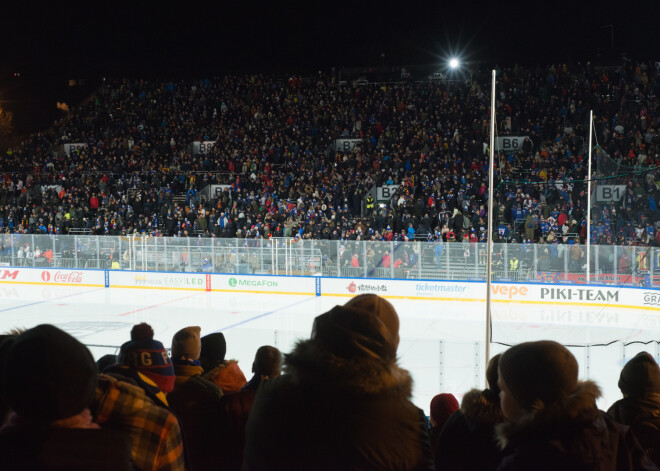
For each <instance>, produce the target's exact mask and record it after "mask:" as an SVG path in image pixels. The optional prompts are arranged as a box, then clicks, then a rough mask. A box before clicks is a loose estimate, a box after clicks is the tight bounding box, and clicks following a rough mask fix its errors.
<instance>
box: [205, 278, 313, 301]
mask: <svg viewBox="0 0 660 471" xmlns="http://www.w3.org/2000/svg"><path fill="white" fill-rule="evenodd" d="M211 291H226V292H231V293H236V292H238V293H257V294H258V293H267V294H295V295H309V296H313V295H315V294H316V280H315V278H314V277H305V276H270V275H211Z"/></svg>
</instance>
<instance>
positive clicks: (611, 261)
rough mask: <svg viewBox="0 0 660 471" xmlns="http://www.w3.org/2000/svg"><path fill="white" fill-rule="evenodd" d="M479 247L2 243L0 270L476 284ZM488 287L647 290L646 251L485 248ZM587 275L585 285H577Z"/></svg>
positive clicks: (650, 265) (100, 239)
mask: <svg viewBox="0 0 660 471" xmlns="http://www.w3.org/2000/svg"><path fill="white" fill-rule="evenodd" d="M486 251H487V245H486V244H482V243H463V242H451V243H442V242H436V243H433V242H370V241H341V240H336V241H330V240H301V239H297V238H295V239H294V238H277V239H217V238H179V237H121V236H117V237H113V236H87V235H67V236H62V235H33V234H2V235H1V236H0V264H3V265H11V266H30V267H44V268H46V267H53V268H57V267H61V268H87V269H113V268H114V269H121V270H139V271H176V272H199V271H205V272H213V273H245V274H249V273H255V274H272V275H299V276H310V275H323V276H338V277H351V278H358V277H359V278H399V279H401V278H404V279H405V278H416V279H437V280H475V281H484V280H485V279H486V263H487V261H486V260H487V252H486ZM491 263H492V272H493V281H532V282H547V283H587V282H589V283H597V284H614V285H628V286H655V285H657V284H660V280H656V273H657V272H659V271H660V269H659V267H660V251H659V250H658V249H657V248H652V247H637V246H611V245H594V246H592V247H591V250H590V254H589V260H587V248H586V246H581V245H556V244H494V246H493V255H492V262H491ZM587 265H589V267H590V269H589V273H590V278H589V280H587V279H586V273H587Z"/></svg>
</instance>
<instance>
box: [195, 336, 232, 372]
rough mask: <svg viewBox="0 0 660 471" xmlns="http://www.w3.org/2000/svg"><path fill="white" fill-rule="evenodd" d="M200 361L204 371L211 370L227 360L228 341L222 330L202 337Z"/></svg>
mask: <svg viewBox="0 0 660 471" xmlns="http://www.w3.org/2000/svg"><path fill="white" fill-rule="evenodd" d="M201 342H202V350H201V353H200V361H201V363H202V368H204V371H209V370H212V369H213V368H215V367H216V366H218V365H219V364H220V363H222V362H224V361H225V355H226V354H227V341H226V340H225V336H224V334H223V333H222V332H214V333H212V334H208V335H205V336H204V337H202V338H201Z"/></svg>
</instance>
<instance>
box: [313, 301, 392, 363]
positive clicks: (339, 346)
mask: <svg viewBox="0 0 660 471" xmlns="http://www.w3.org/2000/svg"><path fill="white" fill-rule="evenodd" d="M366 296H369V297H372V296H373V297H374V298H378V296H376V295H366ZM357 298H358V297H356V298H354V299H357ZM369 305H371V306H372V307H378V308H380V309H363V308H362V307H368V306H369ZM398 323H399V320H398V316H397V315H396V311H394V308H393V307H392V305H391V304H390V303H388V302H387V301H385V300H384V299H382V298H379V299H369V298H367V297H364V298H361V299H359V300H357V301H353V300H351V301H349V302H348V303H346V305H344V306H335V307H334V308H332V309H331V310H330V311H328V312H326V313H324V314H321V315H320V316H318V317H317V318H316V319H314V325H313V327H312V335H311V340H313V341H316V342H318V343H320V344H322V345H323V346H325V347H326V348H328V349H329V350H330V351H331V352H332V353H333V354H334V355H337V356H339V357H342V358H354V357H371V358H374V357H375V358H380V359H382V360H383V361H385V362H390V361H394V360H395V359H396V349H397V346H398V340H399V336H398Z"/></svg>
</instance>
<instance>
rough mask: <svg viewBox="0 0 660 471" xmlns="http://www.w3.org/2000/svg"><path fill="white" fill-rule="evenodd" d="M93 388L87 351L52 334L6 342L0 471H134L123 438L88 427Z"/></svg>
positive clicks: (41, 331) (53, 330) (51, 330)
mask: <svg viewBox="0 0 660 471" xmlns="http://www.w3.org/2000/svg"><path fill="white" fill-rule="evenodd" d="M96 382H97V372H96V365H95V364H94V359H93V358H92V355H91V353H90V352H89V350H87V348H86V347H85V346H84V345H83V344H81V343H80V342H79V341H78V340H76V339H75V338H73V337H71V336H70V335H69V334H67V333H66V332H64V331H62V330H60V329H58V328H57V327H54V326H52V325H47V324H42V325H39V326H37V327H34V328H32V329H29V330H27V331H25V332H23V333H21V334H20V335H18V336H11V337H10V338H9V339H7V340H5V341H4V342H3V344H2V373H1V379H0V394H1V396H2V400H3V401H5V402H6V403H7V405H8V406H9V407H10V409H11V413H10V415H9V417H8V418H7V420H6V421H5V423H4V425H3V426H2V428H0V468H2V469H3V470H7V471H23V470H32V469H35V470H36V469H39V470H55V469H70V470H88V469H99V470H108V471H110V470H131V469H133V467H132V465H131V441H130V438H129V436H128V435H127V434H125V433H123V432H121V431H117V430H110V429H105V428H101V427H100V426H99V425H98V424H97V423H95V422H94V421H93V417H92V414H91V412H90V409H89V408H90V406H91V404H92V401H93V399H94V390H95V387H96Z"/></svg>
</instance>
